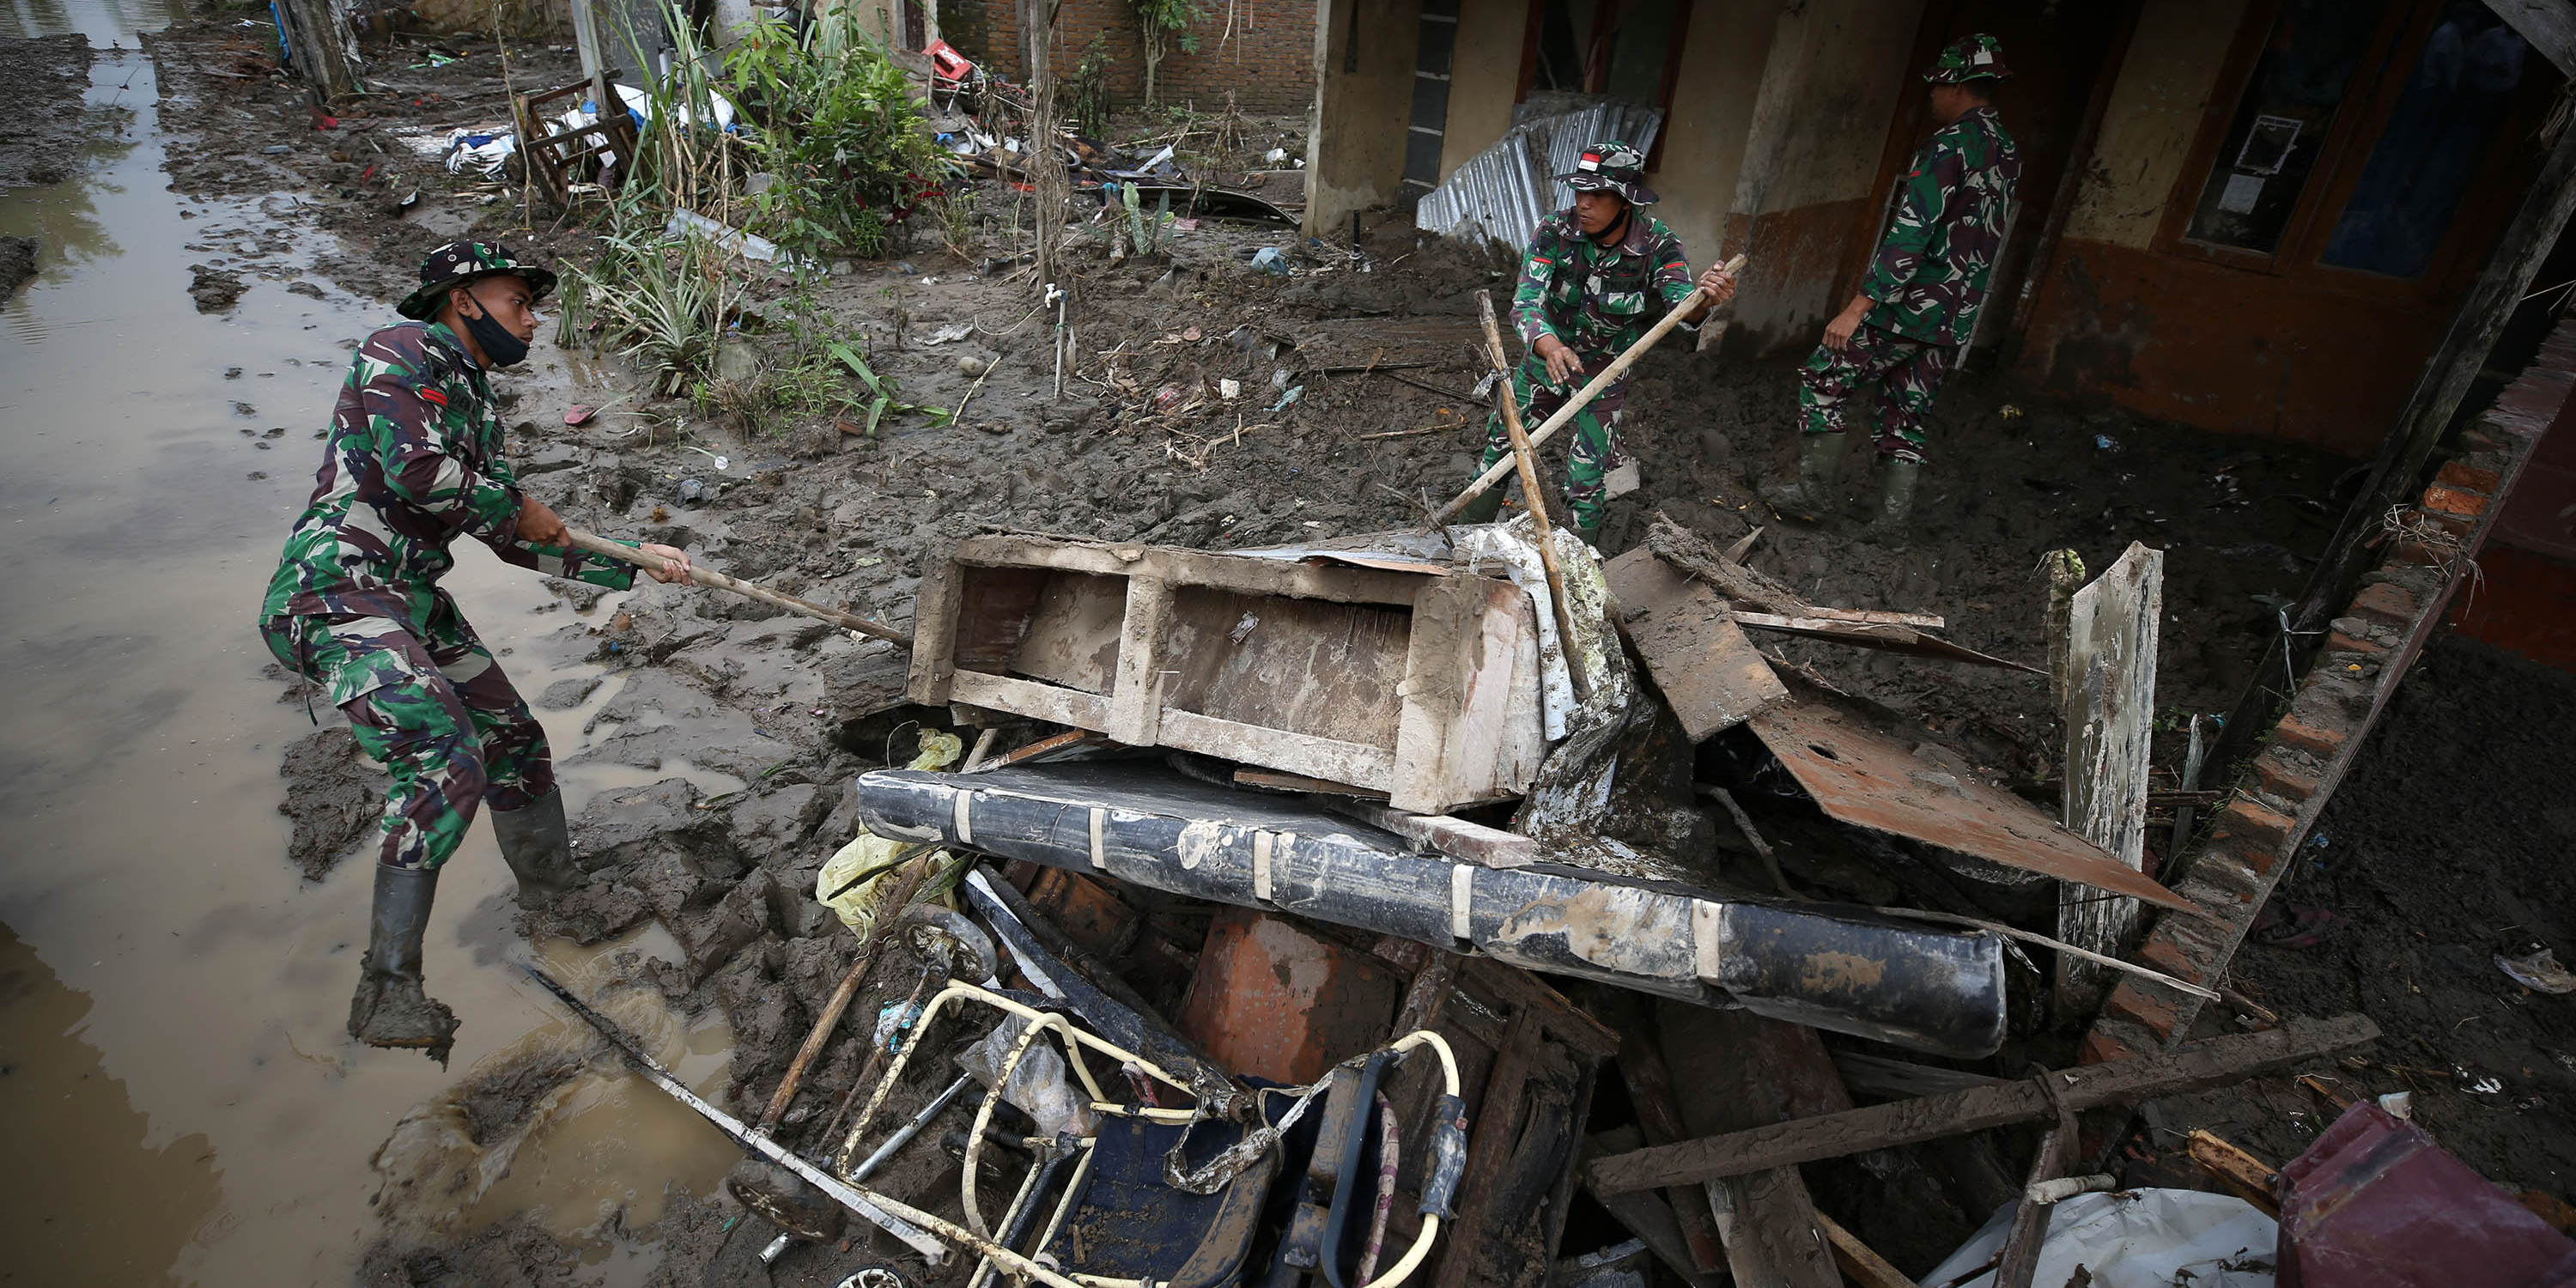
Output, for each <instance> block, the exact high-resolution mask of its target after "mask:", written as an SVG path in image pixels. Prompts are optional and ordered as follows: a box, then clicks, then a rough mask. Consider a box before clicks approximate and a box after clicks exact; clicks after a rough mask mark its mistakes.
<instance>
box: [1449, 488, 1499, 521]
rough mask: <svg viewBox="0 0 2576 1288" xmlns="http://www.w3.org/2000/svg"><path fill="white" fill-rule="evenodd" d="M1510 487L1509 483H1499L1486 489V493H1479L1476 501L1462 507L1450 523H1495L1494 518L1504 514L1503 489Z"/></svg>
mask: <svg viewBox="0 0 2576 1288" xmlns="http://www.w3.org/2000/svg"><path fill="white" fill-rule="evenodd" d="M1508 486H1510V484H1509V483H1508V482H1505V483H1497V484H1495V485H1493V486H1492V487H1489V488H1486V489H1485V490H1484V491H1482V492H1479V493H1477V494H1476V499H1475V500H1473V501H1469V502H1468V503H1467V504H1466V505H1464V506H1462V507H1460V508H1459V510H1458V514H1457V517H1456V518H1453V519H1451V520H1450V522H1451V523H1491V522H1493V521H1494V516H1495V515H1497V514H1501V513H1502V512H1503V489H1504V488H1505V487H1508Z"/></svg>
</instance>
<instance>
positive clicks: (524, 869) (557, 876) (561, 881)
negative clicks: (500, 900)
mask: <svg viewBox="0 0 2576 1288" xmlns="http://www.w3.org/2000/svg"><path fill="white" fill-rule="evenodd" d="M492 835H493V837H494V839H496V840H498V841H500V843H501V861H502V862H504V863H507V864H509V865H510V871H511V873H512V874H514V875H516V876H517V877H518V878H519V906H520V907H522V908H526V909H528V910H530V911H534V910H536V909H539V908H543V907H545V906H546V905H548V904H551V903H553V902H554V901H555V900H557V899H560V898H562V897H563V896H564V894H565V893H566V892H567V891H569V890H571V889H572V888H573V887H575V886H578V885H580V884H581V882H582V876H583V873H582V870H581V864H579V863H577V862H575V861H574V860H573V857H572V834H571V832H570V831H568V830H567V829H566V828H565V827H564V806H563V793H562V792H560V791H554V792H548V793H546V794H545V795H544V796H542V797H539V798H538V799H537V800H535V801H533V802H531V803H529V804H527V805H524V806H522V807H520V808H518V809H496V810H493V811H492Z"/></svg>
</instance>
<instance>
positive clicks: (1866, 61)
mask: <svg viewBox="0 0 2576 1288" xmlns="http://www.w3.org/2000/svg"><path fill="white" fill-rule="evenodd" d="M1778 13H1779V17H1778V20H1777V22H1776V24H1775V26H1774V28H1773V31H1772V34H1771V40H1770V47H1769V50H1768V57H1767V60H1766V61H1765V63H1764V71H1763V74H1762V78H1761V85H1760V89H1759V91H1758V92H1757V94H1756V96H1755V99H1754V103H1753V107H1752V112H1751V119H1750V122H1749V124H1748V126H1747V130H1746V135H1745V138H1744V141H1743V143H1742V145H1741V147H1740V148H1738V149H1736V152H1737V155H1738V156H1740V157H1741V158H1743V161H1742V163H1741V166H1740V168H1739V171H1738V174H1737V176H1736V181H1735V196H1734V202H1733V205H1732V207H1731V209H1730V211H1729V213H1728V216H1727V228H1726V236H1725V246H1726V248H1727V250H1728V252H1729V253H1732V252H1734V251H1737V250H1742V251H1744V252H1745V253H1746V254H1748V255H1750V256H1751V257H1752V262H1751V263H1750V264H1749V265H1748V266H1747V267H1746V269H1745V274H1744V287H1743V290H1742V293H1740V294H1739V295H1737V296H1736V302H1735V323H1734V326H1733V328H1732V329H1731V330H1730V332H1729V335H1728V343H1729V344H1730V345H1739V344H1740V345H1745V346H1749V347H1751V348H1754V349H1756V350H1757V351H1768V350H1775V349H1787V348H1793V347H1798V346H1802V345H1805V344H1807V343H1810V342H1812V341H1813V339H1814V337H1815V332H1816V329H1817V328H1818V327H1820V326H1822V325H1823V323H1824V321H1825V319H1826V318H1828V317H1830V316H1831V315H1832V314H1833V313H1835V312H1836V311H1838V310H1839V309H1840V307H1841V305H1842V302H1843V301H1842V300H1841V299H1839V298H1837V295H1838V294H1839V293H1840V292H1841V291H1843V290H1845V289H1848V287H1849V286H1850V284H1849V283H1846V282H1841V281H1838V280H1836V279H1838V278H1839V277H1840V276H1841V274H1842V264H1843V261H1844V259H1845V257H1846V256H1845V252H1846V251H1847V249H1848V248H1849V245H1850V242H1851V240H1852V239H1853V238H1865V237H1867V236H1869V234H1870V232H1871V231H1872V229H1873V226H1874V220H1873V215H1874V213H1875V211H1874V206H1875V194H1874V193H1873V192H1872V191H1871V188H1872V186H1873V185H1874V183H1875V181H1876V179H1877V167H1878V160H1879V155H1880V153H1881V151H1882V150H1883V149H1884V148H1885V145H1886V142H1887V132H1888V122H1889V120H1890V119H1891V117H1892V115H1893V113H1894V111H1895V108H1896V96H1897V95H1898V94H1900V93H1904V92H1907V91H1908V89H1909V88H1911V87H1914V86H1917V85H1919V82H1915V81H1913V80H1912V78H1911V77H1909V76H1908V75H1907V71H1908V68H1907V66H1906V64H1907V62H1908V60H1909V59H1910V58H1911V57H1912V55H1913V46H1914V33H1915V28H1916V27H1917V26H1918V25H1919V24H1920V22H1921V20H1922V13H1923V0H1807V3H1806V4H1804V5H1796V6H1784V7H1782V8H1780V9H1779V10H1778ZM1685 84H1686V85H1687V84H1688V82H1685ZM1671 164H1672V163H1671V161H1670V159H1669V158H1668V159H1667V161H1666V165H1667V167H1668V168H1670V167H1671Z"/></svg>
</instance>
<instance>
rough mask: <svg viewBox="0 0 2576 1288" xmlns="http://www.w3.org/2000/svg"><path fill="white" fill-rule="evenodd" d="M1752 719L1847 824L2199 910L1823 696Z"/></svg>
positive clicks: (2018, 802)
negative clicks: (1928, 759)
mask: <svg viewBox="0 0 2576 1288" xmlns="http://www.w3.org/2000/svg"><path fill="white" fill-rule="evenodd" d="M1746 723H1747V725H1748V726H1749V727H1750V728H1751V729H1752V730H1753V732H1754V733H1755V735H1757V736H1758V737H1760V738H1761V739H1762V745H1763V746H1765V747H1768V748H1770V749H1771V754H1773V755H1775V756H1778V757H1779V758H1780V763H1781V764H1782V765H1784V766H1786V767H1787V768H1788V770H1789V773H1790V776H1792V777H1794V778H1796V779H1797V780H1798V785H1799V786H1800V787H1803V788H1805V789H1807V794H1808V795H1810V796H1813V797H1814V798H1815V799H1816V804H1817V805H1819V806H1821V807H1823V809H1824V811H1825V813H1826V814H1828V815H1830V816H1832V817H1833V818H1835V819H1837V820H1839V821H1841V822H1845V823H1849V824H1852V825H1853V826H1855V827H1866V828H1869V829H1871V830H1873V831H1879V832H1892V833H1894V834H1896V835H1898V836H1903V837H1908V838H1911V839H1913V840H1917V841H1922V842H1924V843H1926V844H1929V845H1937V846H1940V847H1941V848H1943V849H1947V850H1957V851H1959V852H1960V853H1962V854H1973V855H1975V856H1977V857H1978V858H1981V859H1991V860H1993V861H1994V862H1997V863H2001V864H2004V865H2006V866H2008V867H2015V868H2020V869H2023V870H2024V871H2029V872H2037V873H2040V874H2041V875H2043V876H2051V877H2055V878H2057V879H2058V880H2060V881H2073V882H2078V883H2081V884H2084V885H2089V886H2098V887H2100V888H2102V889H2104V890H2109V891H2112V892H2113V893H2116V894H2125V895H2129V896H2131V897H2133V898H2138V899H2144V900H2146V901H2147V902H2149V903H2153V904H2159V905H2162V906H2164V907H2167V908H2182V909H2189V908H2191V907H2192V904H2191V901H2190V900H2187V899H2185V898H2183V897H2182V896H2180V895H2178V894H2175V893H2174V892H2173V891H2171V890H2168V889H2166V888H2164V887H2163V886H2162V885H2159V884H2157V883H2156V882H2155V881H2154V880H2152V879H2150V878H2149V877H2148V876H2147V875H2146V874H2145V873H2143V872H2139V871H2136V870H2134V869H2131V868H2128V867H2125V866H2123V865H2122V864H2121V863H2120V861H2119V860H2117V859H2115V858H2113V857H2111V855H2110V854H2108V853H2107V852H2105V851H2104V850H2103V849H2102V848H2101V847H2100V846H2097V845H2094V844H2093V843H2092V842H2090V841H2087V840H2085V839H2084V838H2083V837H2080V836H2077V835H2076V834H2074V833H2073V832H2069V831H2067V830H2066V829H2064V828H2062V827H2059V826H2058V825H2057V823H2056V822H2055V821H2054V820H2052V819H2050V818H2049V817H2048V816H2047V815H2046V814H2042V813H2040V812H2039V809H2038V807H2037V806H2034V805H2032V804H2031V803H2030V802H2028V801H2025V800H2023V799H2022V798H2020V797H2018V796H2015V795H2013V794H2012V793H2010V792H2007V791H2005V790H2003V789H2002V788H2000V787H1994V786H1990V785H1988V784H1985V783H1981V782H1977V781H1975V780H1973V779H1967V778H1961V777H1960V776H1958V775H1957V774H1954V773H1951V772H1950V771H1948V770H1946V769H1942V768H1940V767H1939V766H1936V765H1932V764H1928V763H1926V762H1924V761H1922V760H1920V759H1917V758H1916V757H1915V756H1914V755H1913V753H1912V752H1910V751H1908V750H1907V749H1906V748H1905V747H1904V746H1902V745H1901V744H1899V743H1897V742H1896V741H1894V740H1893V739H1890V738H1888V737H1887V736H1885V735H1883V734H1881V733H1879V732H1877V731H1876V730H1873V729H1871V728H1869V727H1868V726H1867V725H1865V724H1863V723H1861V722H1860V720H1859V719H1858V718H1857V717H1853V716H1849V715H1845V714H1844V713H1842V712H1840V711H1837V710H1835V709H1834V708H1832V707H1830V706H1827V705H1825V704H1824V703H1822V702H1819V701H1813V700H1806V701H1793V702H1789V703H1787V704H1784V705H1782V706H1778V707H1774V708H1772V709H1771V710H1769V711H1765V712H1763V713H1762V714H1760V715H1758V716H1755V717H1753V719H1751V720H1750V721H1747V722H1746Z"/></svg>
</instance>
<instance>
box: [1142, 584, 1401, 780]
mask: <svg viewBox="0 0 2576 1288" xmlns="http://www.w3.org/2000/svg"><path fill="white" fill-rule="evenodd" d="M1412 627H1413V618H1412V614H1410V613H1407V612H1405V611H1404V610H1403V609H1400V608H1388V607H1386V606H1385V605H1382V604H1335V603H1328V602H1326V601H1323V600H1318V599H1290V598H1286V597H1283V596H1279V595H1243V594H1238V593H1236V592H1234V591H1230V590H1218V589H1215V588H1212V587H1207V586H1183V585H1176V586H1174V587H1173V588H1172V606H1171V611H1170V615H1169V616H1168V618H1167V619H1166V621H1165V624H1164V628H1163V646H1162V657H1163V662H1162V667H1163V670H1164V671H1165V675H1164V677H1163V686H1162V695H1163V705H1164V706H1165V707H1167V708H1174V707H1176V708H1179V709H1181V710H1185V711H1195V712H1198V713H1199V714H1200V715H1203V716H1213V717H1215V718H1216V719H1219V720H1232V721H1234V722H1236V723H1237V724H1249V725H1259V726H1261V727H1262V728H1265V729H1286V730H1290V731H1292V732H1295V733H1303V734H1312V735H1314V736H1315V737H1318V738H1332V739H1336V740H1338V741H1341V742H1356V743H1362V744H1365V745H1367V746H1371V747H1393V746H1394V745H1395V736H1396V725H1397V718H1398V716H1399V714H1400V713H1401V711H1402V708H1403V705H1404V700H1403V699H1402V698H1401V697H1399V696H1397V692H1396V691H1397V690H1398V689H1400V688H1402V687H1403V685H1404V658H1405V648H1406V641H1407V636H1408V635H1409V634H1410V632H1411V631H1412Z"/></svg>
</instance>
